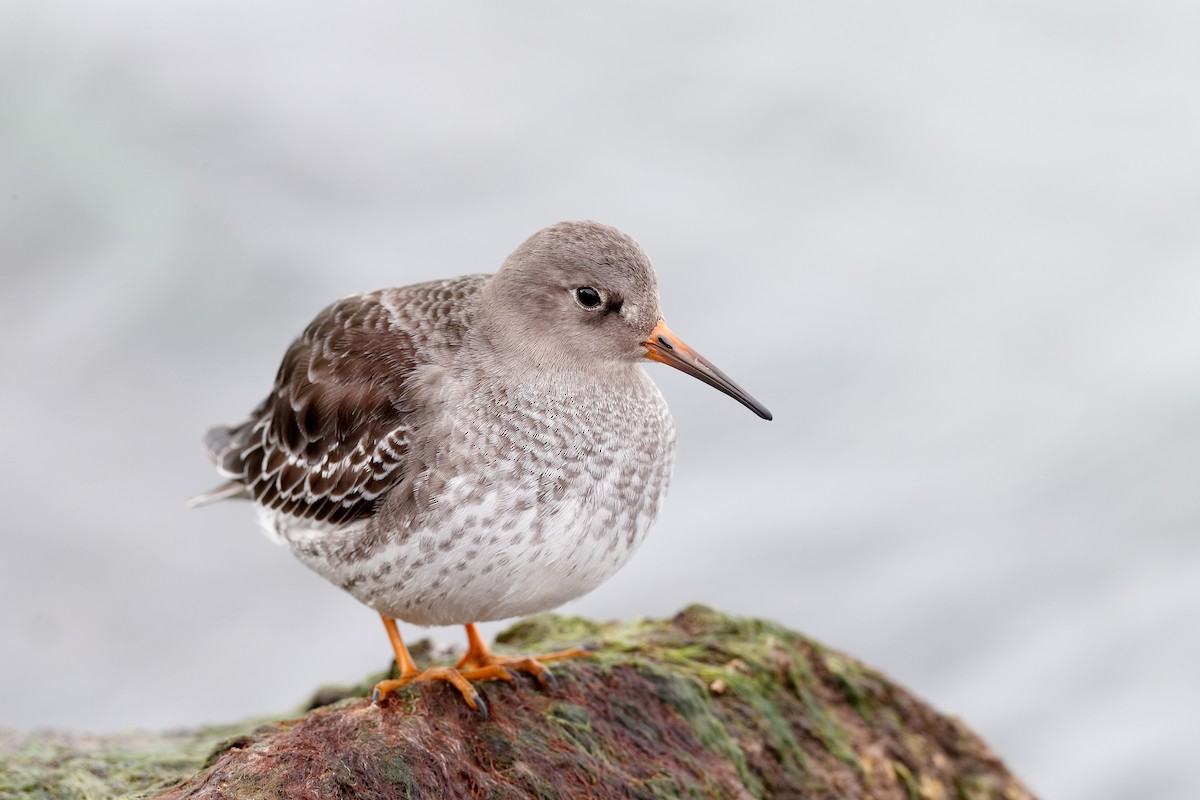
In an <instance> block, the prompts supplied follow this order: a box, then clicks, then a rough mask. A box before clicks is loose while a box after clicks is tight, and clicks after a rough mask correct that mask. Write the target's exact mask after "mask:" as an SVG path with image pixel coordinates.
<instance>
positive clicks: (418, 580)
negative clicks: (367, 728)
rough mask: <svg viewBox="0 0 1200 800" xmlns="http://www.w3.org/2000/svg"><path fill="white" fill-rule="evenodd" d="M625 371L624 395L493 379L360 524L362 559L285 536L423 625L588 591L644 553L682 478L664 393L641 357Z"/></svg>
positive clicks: (447, 417) (535, 605)
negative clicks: (669, 493) (364, 544)
mask: <svg viewBox="0 0 1200 800" xmlns="http://www.w3.org/2000/svg"><path fill="white" fill-rule="evenodd" d="M627 378H628V379H627V380H624V381H622V383H621V390H620V391H598V390H597V387H596V386H595V385H594V384H588V383H582V384H580V385H575V386H571V385H567V386H564V385H562V383H561V382H559V383H557V384H556V383H554V382H551V381H547V382H546V383H544V384H543V385H538V384H537V383H536V382H534V383H532V384H531V383H530V382H529V381H526V382H525V384H526V385H524V386H523V387H522V391H521V392H520V393H515V392H511V391H507V387H506V386H505V384H504V382H503V381H496V380H495V376H492V379H491V380H490V381H487V382H481V383H479V384H476V386H475V387H473V388H472V390H470V391H468V392H465V393H464V394H463V395H459V396H460V397H461V396H464V395H465V396H466V397H467V398H468V400H467V401H465V402H459V403H457V404H456V405H455V407H454V408H452V409H448V410H447V411H446V413H444V414H443V415H442V416H441V417H440V418H439V419H438V420H437V421H436V422H435V423H434V424H433V425H432V426H431V429H430V430H429V431H427V433H428V434H429V435H428V438H427V439H425V444H424V453H423V458H422V462H423V464H424V468H423V469H422V470H421V471H420V472H419V473H418V474H416V475H414V476H412V478H411V480H407V481H406V482H405V483H404V484H402V485H401V486H400V487H398V488H397V490H395V493H394V495H395V496H393V497H389V498H387V500H386V501H385V503H384V508H382V509H381V511H380V513H378V514H377V515H376V516H375V517H374V518H373V519H372V520H371V521H370V522H369V523H368V526H367V528H365V529H363V530H361V531H356V532H353V535H354V536H356V537H360V538H362V539H363V540H364V541H367V540H369V541H371V542H372V543H373V544H372V546H371V547H370V548H359V550H360V552H361V555H362V557H361V558H358V559H355V560H348V561H347V560H343V559H338V558H336V557H332V558H331V557H327V556H330V555H332V550H333V549H334V548H336V547H338V546H339V545H338V544H337V540H339V539H344V537H343V536H339V535H338V534H336V533H335V534H334V535H333V536H332V537H331V536H329V535H328V534H326V535H324V536H321V537H316V538H314V539H310V540H309V541H308V542H307V543H301V541H300V538H302V537H287V538H288V539H289V541H292V540H293V538H295V541H294V542H293V550H296V552H297V555H298V556H300V557H301V559H303V560H304V561H306V562H307V563H308V564H309V565H310V566H311V567H313V568H314V569H316V570H317V571H318V572H320V573H322V574H324V575H325V576H326V577H327V578H329V579H330V580H333V581H334V582H335V583H338V584H339V585H341V586H343V587H344V588H345V589H347V591H349V592H351V593H352V594H354V595H355V596H356V597H357V598H358V599H359V600H361V601H362V602H364V603H366V604H367V605H369V606H371V607H372V608H374V609H376V610H377V611H379V612H381V613H383V614H387V615H388V616H393V617H396V618H398V619H402V620H406V621H408V622H412V623H416V624H422V625H448V624H464V623H468V622H478V621H485V620H491V619H503V618H506V617H512V616H519V615H522V614H528V613H534V612H538V611H545V610H548V609H551V608H555V607H557V606H559V605H561V604H562V603H565V602H567V601H568V600H571V599H574V598H576V597H579V596H580V595H582V594H584V593H586V592H588V591H591V590H592V589H594V588H595V587H596V586H598V585H599V584H600V583H601V582H603V581H604V580H605V579H607V578H608V577H609V576H611V575H612V574H613V573H614V572H615V571H616V570H617V569H618V568H619V567H621V565H623V564H624V563H625V562H626V561H627V560H628V558H629V557H630V556H631V555H632V553H633V551H634V550H635V549H636V548H637V546H638V545H639V544H640V543H641V541H642V539H643V538H644V537H645V535H646V533H647V531H648V530H649V528H650V525H651V523H652V522H653V521H654V518H655V517H656V515H657V513H658V510H659V507H660V506H661V503H662V500H663V497H664V496H665V494H666V490H667V486H668V483H669V481H670V473H671V466H672V463H673V460H674V444H675V431H674V424H673V422H672V420H671V416H670V413H669V412H668V410H667V407H666V403H665V402H664V401H663V398H662V396H661V394H660V393H659V391H658V389H657V387H655V386H654V384H653V382H652V381H651V380H650V379H649V377H648V376H647V375H646V374H645V372H644V371H643V370H642V369H641V368H640V367H638V366H633V367H632V368H631V369H630V371H629V373H628V374H627ZM346 533H351V532H349V531H347V532H346ZM314 544H315V545H317V546H316V547H314V546H313V545H314ZM346 544H347V543H346V542H345V541H343V542H342V543H341V546H342V547H344V546H345V545H346ZM296 545H301V546H299V547H297V546H296Z"/></svg>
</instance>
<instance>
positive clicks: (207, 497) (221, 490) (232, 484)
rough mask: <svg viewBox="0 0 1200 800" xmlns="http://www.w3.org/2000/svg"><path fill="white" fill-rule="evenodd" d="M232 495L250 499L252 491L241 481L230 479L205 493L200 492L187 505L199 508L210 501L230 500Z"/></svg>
mask: <svg viewBox="0 0 1200 800" xmlns="http://www.w3.org/2000/svg"><path fill="white" fill-rule="evenodd" d="M231 497H238V498H244V499H246V500H249V499H250V492H249V491H247V490H246V485H245V484H244V483H242V482H241V481H229V482H228V483H223V484H221V485H220V486H218V487H217V488H215V489H211V490H209V491H207V492H205V493H204V494H198V495H196V496H195V497H193V498H192V499H190V500H188V501H187V503H185V504H184V505H186V506H187V507H188V508H198V507H199V506H206V505H208V504H209V503H215V502H217V501H218V500H228V499H229V498H231Z"/></svg>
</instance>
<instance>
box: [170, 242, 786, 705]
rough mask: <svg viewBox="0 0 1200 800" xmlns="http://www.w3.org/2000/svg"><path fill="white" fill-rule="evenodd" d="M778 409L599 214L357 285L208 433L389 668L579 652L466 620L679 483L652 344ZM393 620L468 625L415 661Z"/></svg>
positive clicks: (213, 495) (484, 674) (629, 549)
mask: <svg viewBox="0 0 1200 800" xmlns="http://www.w3.org/2000/svg"><path fill="white" fill-rule="evenodd" d="M647 361H651V362H659V363H662V364H666V365H668V366H670V367H674V368H676V369H678V370H681V371H682V372H684V373H686V374H688V375H691V376H693V377H695V378H698V379H699V380H701V381H703V382H704V383H707V384H708V385H710V386H712V387H714V388H716V389H718V390H720V391H721V392H724V393H725V394H727V395H729V396H730V397H732V398H733V399H735V400H737V401H738V402H740V403H741V404H742V405H744V406H746V407H747V408H749V409H750V410H751V411H753V412H754V413H755V414H757V415H758V416H759V417H761V418H763V419H766V420H770V419H771V418H772V415H771V413H770V412H769V411H768V410H767V409H766V407H765V406H763V405H762V404H761V403H759V402H758V401H757V400H755V399H754V398H753V397H752V396H751V395H750V394H748V393H747V392H746V391H745V390H744V389H742V388H741V387H740V386H738V385H737V384H736V383H734V382H733V380H731V379H730V378H729V377H728V376H726V375H725V374H724V373H723V372H721V370H719V369H717V367H715V366H714V365H712V364H711V363H710V362H708V361H707V360H705V359H704V358H703V357H702V356H700V355H699V354H698V353H697V352H696V351H695V350H693V349H692V348H691V347H689V346H688V345H686V344H685V343H684V342H683V341H682V340H681V339H680V338H679V337H678V336H676V335H675V334H674V333H673V332H672V331H671V330H670V328H668V327H667V325H666V323H665V322H664V320H663V315H662V311H661V308H660V302H659V293H658V282H657V277H656V275H655V272H654V268H653V267H652V265H651V262H650V259H649V257H648V256H647V255H646V253H645V252H644V251H643V249H642V248H641V247H640V246H639V245H638V244H637V243H636V242H635V241H634V240H633V239H632V238H631V237H630V236H628V235H627V234H625V233H622V232H621V231H619V230H617V229H616V228H613V227H610V226H608V225H604V224H601V223H598V222H592V221H568V222H560V223H558V224H556V225H552V226H550V227H547V228H545V229H543V230H540V231H538V232H536V233H534V234H533V235H532V236H530V237H529V238H528V239H527V240H525V241H524V242H523V243H522V244H521V245H519V246H518V247H517V248H516V250H514V251H513V252H512V253H511V254H510V255H509V256H508V258H507V259H505V260H504V262H503V263H502V264H501V266H500V268H499V269H498V270H497V271H496V272H495V273H492V274H473V275H466V276H463V277H458V278H450V279H446V280H435V281H430V282H426V283H418V284H415V285H411V286H405V287H402V288H386V289H379V290H376V291H371V292H366V293H361V294H352V295H349V296H347V297H343V298H342V299H340V300H338V301H336V302H335V303H333V304H332V305H330V306H329V307H327V308H325V309H324V310H323V311H321V312H320V313H319V314H318V315H317V316H316V317H315V318H314V319H313V321H312V322H311V323H310V324H309V325H308V327H307V328H306V329H305V330H304V331H303V333H301V335H300V336H299V337H298V338H297V339H296V340H295V341H294V342H292V344H291V346H290V347H289V348H288V349H287V351H286V353H285V355H284V356H283V360H282V363H281V364H280V367H279V370H278V372H277V373H276V376H275V383H274V386H273V388H272V389H271V391H270V393H269V394H268V395H267V397H266V399H265V400H263V401H262V403H260V404H259V405H258V406H257V407H256V408H255V409H254V410H253V411H252V412H251V413H250V415H249V416H248V417H247V418H246V419H245V420H243V421H242V422H240V423H238V424H235V425H218V426H215V427H213V428H211V429H210V430H209V431H208V432H207V434H206V436H205V437H204V447H205V450H206V452H207V455H208V457H209V458H210V459H211V460H212V462H213V463H214V464H215V465H216V468H217V470H218V472H219V473H220V474H221V475H222V476H223V477H224V478H225V479H226V482H225V483H224V484H222V485H221V486H219V487H218V488H216V489H214V490H213V491H211V492H208V493H206V494H203V495H200V496H199V497H197V498H193V500H192V501H191V504H192V505H203V504H205V503H209V502H214V501H217V500H223V499H228V498H247V499H249V500H251V501H252V502H253V504H254V506H255V508H256V510H257V514H258V519H259V522H260V523H261V525H262V527H263V529H264V530H265V532H266V533H267V535H268V536H269V537H270V538H272V539H273V540H275V541H276V542H277V543H279V544H282V545H284V546H286V547H287V548H288V549H290V550H291V552H292V553H293V554H295V555H296V556H297V557H298V558H299V559H300V560H301V561H302V562H303V563H304V564H306V565H307V566H308V567H310V568H311V569H313V570H314V571H315V572H317V573H318V574H320V575H321V576H323V577H324V578H326V579H328V580H329V581H331V582H333V583H334V584H336V585H337V586H339V587H341V588H342V589H344V590H345V591H347V592H349V593H350V594H351V595H353V596H354V597H355V598H357V599H358V600H359V601H360V602H362V603H363V604H365V605H366V606H368V607H369V608H371V609H372V610H374V611H375V612H376V613H377V614H379V616H380V617H381V619H382V621H383V625H384V628H385V629H386V632H387V635H388V639H389V641H390V643H391V646H392V650H393V653H394V656H395V664H396V672H397V675H398V677H397V678H394V679H388V680H383V681H380V682H379V683H378V684H376V685H375V687H374V691H373V692H372V698H373V701H374V702H375V703H376V704H377V705H379V704H383V703H384V702H385V700H386V699H387V698H388V697H389V696H390V695H392V694H393V693H394V692H395V691H396V690H398V689H399V688H400V687H403V686H407V685H410V684H414V683H420V682H427V681H445V682H448V683H450V684H452V685H453V686H454V687H455V688H456V689H457V690H458V691H459V693H460V694H461V696H462V698H463V700H465V701H466V703H467V705H468V706H470V707H471V708H472V709H475V710H477V711H480V712H481V713H483V714H484V715H485V716H486V714H487V705H486V703H485V702H484V699H483V697H482V695H481V693H480V692H479V691H478V689H477V688H476V687H475V685H474V684H475V683H476V682H479V681H485V680H502V681H512V680H513V679H514V673H526V674H529V675H531V676H532V677H533V678H534V679H535V680H536V681H537V682H538V683H540V684H542V685H543V686H551V685H552V684H553V680H554V679H553V676H552V675H551V674H550V672H549V669H548V668H547V667H546V666H545V663H546V662H552V661H556V660H559V659H563V658H573V657H577V656H581V655H585V654H586V653H587V650H585V649H583V648H571V649H569V650H564V651H561V652H557V653H550V654H546V655H540V656H506V655H499V654H497V653H495V652H493V651H492V650H491V648H490V647H489V646H488V645H487V643H486V641H485V640H484V639H483V638H482V637H481V635H480V633H479V630H478V628H477V627H476V624H477V623H479V622H485V621H491V620H499V619H506V618H510V617H518V616H523V615H527V614H531V613H538V612H543V611H548V610H550V609H553V608H556V607H558V606H560V605H562V604H563V603H565V602H567V601H569V600H572V599H574V598H577V597H579V596H581V595H583V594H585V593H587V592H590V591H591V590H593V589H595V588H596V587H597V586H599V585H600V584H601V583H603V582H604V581H605V580H606V579H608V578H609V577H610V576H611V575H612V574H613V573H614V572H616V570H617V569H619V568H620V567H621V566H622V565H624V564H625V563H626V561H627V560H628V559H629V558H630V556H631V555H632V554H633V552H634V551H635V550H636V549H637V547H638V545H639V544H641V542H642V541H643V539H644V538H645V536H646V534H647V532H648V531H649V529H650V527H651V523H652V522H653V521H654V519H655V517H656V516H657V515H658V513H659V509H660V507H661V505H662V502H663V498H664V497H665V495H666V492H667V487H668V484H669V483H670V478H671V472H672V468H673V462H674V454H675V425H674V422H673V419H672V417H671V413H670V411H669V410H668V408H667V405H666V402H665V400H664V399H663V396H662V394H661V393H660V392H659V390H658V388H657V387H656V385H655V384H654V382H653V381H652V380H651V379H650V377H649V375H648V374H647V372H646V370H645V369H643V365H644V364H645V363H646V362H647ZM397 621H403V622H406V623H410V624H414V625H418V626H430V625H463V626H465V629H466V635H467V649H466V651H465V653H464V655H463V656H462V658H461V659H460V660H459V661H458V663H457V664H456V665H455V666H454V667H441V666H435V667H430V668H428V669H424V670H422V669H420V668H418V667H417V666H416V664H415V663H414V662H413V659H412V657H411V655H410V654H409V652H408V648H407V646H406V645H405V643H404V641H403V639H402V637H401V635H400V632H399V629H398V626H397Z"/></svg>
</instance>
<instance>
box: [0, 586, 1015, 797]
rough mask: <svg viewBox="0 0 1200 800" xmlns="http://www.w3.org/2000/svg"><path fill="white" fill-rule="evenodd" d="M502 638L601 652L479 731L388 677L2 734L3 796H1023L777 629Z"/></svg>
mask: <svg viewBox="0 0 1200 800" xmlns="http://www.w3.org/2000/svg"><path fill="white" fill-rule="evenodd" d="M497 641H498V650H501V651H505V650H507V651H511V652H520V653H541V652H551V651H554V650H558V649H563V648H566V647H571V646H576V645H579V644H584V645H587V646H588V647H590V648H592V649H593V654H592V655H591V657H588V658H580V659H575V660H571V661H563V662H555V664H554V665H553V668H554V674H555V675H556V676H557V686H555V687H553V688H550V689H542V688H540V687H539V686H538V685H537V684H536V683H535V682H534V681H533V680H532V679H530V678H528V677H525V676H520V677H518V679H517V680H516V681H514V682H513V683H503V682H488V683H484V684H482V685H481V686H480V689H481V691H482V692H483V694H484V696H485V697H486V700H487V703H488V706H489V709H490V714H489V716H488V717H487V718H486V719H484V718H483V717H481V716H480V715H479V714H478V713H476V712H473V711H472V710H471V709H469V708H468V707H467V705H466V704H465V703H464V702H463V701H462V699H461V697H460V696H459V695H458V693H457V692H456V691H455V690H454V689H453V688H452V687H450V686H449V685H446V684H442V683H434V684H422V685H419V686H415V687H410V688H407V689H404V690H402V691H400V692H399V693H397V694H396V695H395V696H393V697H391V698H389V699H388V700H387V701H386V702H385V703H384V704H383V706H382V707H381V706H375V705H372V704H371V703H370V701H369V700H368V694H369V692H370V688H371V686H372V685H373V684H374V682H375V681H376V680H378V679H380V678H381V677H383V676H378V675H377V676H372V677H371V678H370V679H369V680H367V681H364V683H363V684H361V685H360V686H357V687H350V688H345V689H325V690H321V691H320V692H318V693H317V696H316V697H315V698H314V703H313V706H314V708H312V709H311V710H310V711H308V712H307V713H306V714H304V715H303V716H301V717H299V718H297V719H290V720H285V721H277V722H270V723H267V724H257V723H252V724H245V725H242V726H230V727H228V728H221V729H206V730H202V731H194V732H190V733H178V734H165V735H162V736H158V737H150V738H146V737H143V738H137V737H112V738H108V739H81V738H79V737H74V738H72V737H54V736H53V735H50V736H47V735H42V736H28V737H21V736H14V735H8V736H0V754H3V756H4V764H3V766H2V767H0V797H9V796H13V797H23V798H47V800H48V799H49V798H72V799H74V798H79V799H80V800H83V799H84V798H86V799H87V800H92V799H93V798H107V797H117V796H130V797H164V798H223V797H229V798H235V797H236V798H268V797H270V798H314V799H315V798H329V797H338V798H357V797H363V798H393V797H395V798H447V797H448V798H456V797H463V798H497V800H499V799H500V798H528V797H533V798H584V797H594V798H609V797H620V798H648V799H649V798H676V797H696V798H709V797H712V798H787V797H796V798H856V797H871V798H893V797H894V798H902V799H903V800H911V799H912V798H963V800H981V799H982V798H1006V799H1007V800H1018V799H1019V798H1029V797H1031V795H1030V794H1029V793H1028V791H1026V790H1025V789H1024V788H1023V787H1022V786H1021V784H1020V783H1019V781H1017V779H1016V778H1014V777H1013V776H1012V775H1010V774H1009V773H1008V771H1007V770H1006V769H1005V767H1004V765H1003V764H1002V763H1001V762H1000V761H999V760H998V759H997V758H996V757H995V756H994V755H993V754H992V753H991V751H990V750H989V749H988V748H987V746H986V745H984V744H983V742H981V741H980V740H979V738H978V737H977V736H975V735H974V734H973V733H972V732H971V731H970V730H968V729H967V728H966V727H965V726H964V725H963V724H962V723H960V722H958V721H957V720H955V719H953V718H949V717H945V716H942V715H940V714H938V713H937V712H935V711H933V710H932V709H930V708H929V707H928V706H927V705H925V704H924V703H922V702H921V701H920V700H918V699H916V698H914V697H913V696H912V695H910V694H909V693H908V692H906V691H905V690H903V689H901V688H899V687H897V686H896V685H895V684H893V683H892V682H891V681H889V680H888V679H887V678H885V677H884V676H883V675H881V674H880V673H878V672H875V671H873V670H871V669H868V668H867V667H865V666H863V665H862V664H860V663H859V662H858V661H856V660H855V659H853V658H850V657H849V656H846V655H843V654H841V653H838V652H835V651H833V650H829V649H826V648H824V647H822V646H820V645H818V644H816V643H814V642H812V641H810V640H808V639H806V638H804V637H802V636H800V635H798V634H796V633H793V632H791V631H789V630H787V629H785V628H783V627H781V626H779V625H776V624H774V623H771V622H765V621H762V620H755V619H744V618H738V617H731V616H726V615H724V614H721V613H718V612H716V611H713V610H712V609H709V608H705V607H703V606H692V607H690V608H688V609H686V610H684V611H683V612H682V613H680V614H678V615H677V616H676V617H675V618H674V619H671V620H665V621H664V620H638V621H634V622H615V623H596V622H591V621H588V620H584V619H580V618H577V617H562V616H554V615H543V616H538V617H533V618H531V619H528V620H524V621H522V622H520V623H518V624H517V625H515V626H514V627H512V628H510V629H509V630H508V631H506V632H504V633H502V634H501V635H500V636H499V637H498V640H497ZM414 650H416V651H417V652H418V653H419V652H420V651H419V649H417V648H414Z"/></svg>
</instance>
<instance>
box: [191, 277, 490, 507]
mask: <svg viewBox="0 0 1200 800" xmlns="http://www.w3.org/2000/svg"><path fill="white" fill-rule="evenodd" d="M464 288H469V287H462V286H458V285H455V284H454V283H453V282H442V283H439V284H425V285H422V286H418V287H411V288H409V289H406V290H385V291H383V292H374V293H371V294H364V295H354V296H351V297H347V298H344V299H342V300H339V301H338V302H336V303H334V304H333V305H332V306H330V307H329V308H327V309H325V310H324V311H322V312H321V313H320V314H319V315H318V316H317V318H316V319H314V320H313V321H312V323H311V324H310V325H309V326H308V328H307V329H306V330H305V331H304V333H303V334H302V335H301V336H300V338H298V339H297V340H296V341H295V342H293V343H292V346H291V347H290V348H289V349H288V351H287V354H286V355H285V356H284V358H283V363H282V364H281V365H280V367H279V373H278V375H277V376H276V378H275V388H274V390H273V391H272V392H271V394H270V396H269V397H267V399H266V400H265V401H264V402H263V403H262V404H261V405H260V406H259V407H258V408H257V409H255V410H254V412H253V413H252V414H251V415H250V418H249V419H247V420H246V421H245V422H244V423H242V424H241V425H238V426H234V427H218V428H214V429H212V430H211V431H209V433H208V435H207V436H206V437H205V447H206V449H207V450H208V451H209V454H210V457H212V458H213V460H214V461H215V462H216V464H217V466H218V468H219V469H220V471H221V472H222V473H223V474H224V475H225V476H226V477H228V478H230V479H231V481H232V482H233V483H234V484H240V485H242V486H243V487H245V489H246V491H247V492H248V493H249V495H250V496H251V497H253V499H254V500H255V501H256V502H257V503H258V504H260V505H262V506H265V507H268V508H271V509H274V510H276V511H279V512H281V513H284V514H287V515H289V516H292V517H295V518H299V519H306V520H311V521H313V522H319V523H330V524H337V523H342V522H348V521H350V520H353V519H355V518H358V517H361V516H364V515H366V514H368V513H370V511H371V510H372V509H373V508H374V506H375V503H376V501H377V500H378V499H379V498H380V496H381V495H382V494H383V493H384V492H386V491H387V490H388V489H390V488H391V487H392V486H394V485H395V484H397V483H398V482H400V481H401V480H402V479H403V477H404V474H405V462H406V457H407V455H408V451H409V438H410V435H411V433H412V431H413V425H414V421H415V419H414V418H415V417H416V416H417V415H416V414H414V410H415V408H414V401H416V402H419V400H417V398H414V380H413V375H414V372H415V371H416V370H417V369H418V368H419V367H420V366H421V365H422V364H424V363H427V362H428V357H429V354H430V352H431V350H437V349H439V348H445V347H452V346H454V345H455V344H457V339H459V338H460V337H461V329H462V325H461V320H460V319H455V317H456V316H458V311H459V309H458V306H459V305H461V304H460V303H457V302H456V299H457V300H461V295H462V293H463V289H464ZM235 494H237V492H236V491H234V490H232V489H231V490H230V491H229V493H228V495H223V496H231V495H235Z"/></svg>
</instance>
